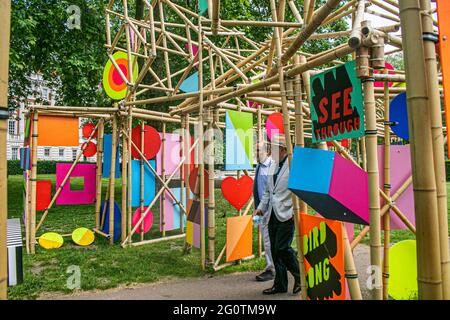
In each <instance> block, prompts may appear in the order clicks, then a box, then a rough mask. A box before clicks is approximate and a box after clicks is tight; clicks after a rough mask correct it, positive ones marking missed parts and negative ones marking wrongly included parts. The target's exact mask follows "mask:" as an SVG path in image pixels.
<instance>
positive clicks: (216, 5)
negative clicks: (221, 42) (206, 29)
mask: <svg viewBox="0 0 450 320" xmlns="http://www.w3.org/2000/svg"><path fill="white" fill-rule="evenodd" d="M219 13H220V0H213V1H212V16H211V32H212V34H213V35H215V36H216V35H217V30H218V28H219V27H220V20H219Z"/></svg>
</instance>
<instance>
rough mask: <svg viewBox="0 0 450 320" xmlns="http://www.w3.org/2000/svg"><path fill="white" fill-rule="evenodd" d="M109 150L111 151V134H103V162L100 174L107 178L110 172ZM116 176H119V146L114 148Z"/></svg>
mask: <svg viewBox="0 0 450 320" xmlns="http://www.w3.org/2000/svg"><path fill="white" fill-rule="evenodd" d="M111 152H112V135H111V134H105V135H104V136H103V164H102V176H103V178H109V175H110V174H111ZM115 176H116V178H120V152H119V146H117V150H116V173H115Z"/></svg>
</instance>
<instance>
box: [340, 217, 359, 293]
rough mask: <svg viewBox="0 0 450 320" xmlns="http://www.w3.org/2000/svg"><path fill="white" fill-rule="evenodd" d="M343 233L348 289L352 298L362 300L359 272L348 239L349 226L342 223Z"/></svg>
mask: <svg viewBox="0 0 450 320" xmlns="http://www.w3.org/2000/svg"><path fill="white" fill-rule="evenodd" d="M342 233H343V234H344V269H345V278H346V279H347V284H348V290H349V291H350V297H351V299H352V300H362V295H361V288H360V287H359V281H358V273H357V271H356V267H355V260H354V259H353V253H352V248H351V246H350V241H349V239H348V234H347V228H346V227H345V223H342Z"/></svg>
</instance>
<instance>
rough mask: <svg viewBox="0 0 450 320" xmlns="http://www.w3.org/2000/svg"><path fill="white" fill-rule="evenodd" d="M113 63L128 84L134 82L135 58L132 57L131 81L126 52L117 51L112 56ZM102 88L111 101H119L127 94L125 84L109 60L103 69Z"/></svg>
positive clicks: (136, 74)
mask: <svg viewBox="0 0 450 320" xmlns="http://www.w3.org/2000/svg"><path fill="white" fill-rule="evenodd" d="M113 58H114V61H115V62H116V63H117V65H118V66H119V68H120V70H121V71H122V73H123V75H124V76H125V78H126V79H127V80H128V81H129V82H135V81H136V79H137V77H138V73H139V70H138V63H137V60H136V58H135V57H132V64H133V80H132V81H131V80H130V75H129V70H130V69H129V66H128V55H127V53H126V52H122V51H117V52H115V53H114V54H113ZM103 88H104V89H105V92H106V94H107V95H108V96H109V97H110V98H111V99H113V100H121V99H123V98H125V96H126V94H127V89H128V88H127V84H126V83H125V82H124V81H123V79H122V77H121V76H120V74H119V72H118V71H117V69H116V67H114V65H113V63H112V62H111V60H110V59H108V62H107V63H106V65H105V68H104V69H103Z"/></svg>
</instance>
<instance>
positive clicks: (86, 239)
mask: <svg viewBox="0 0 450 320" xmlns="http://www.w3.org/2000/svg"><path fill="white" fill-rule="evenodd" d="M72 240H73V242H75V243H76V244H77V245H79V246H88V245H90V244H92V242H94V240H95V235H94V233H93V232H92V231H91V230H89V229H88V228H78V229H75V230H74V231H73V232H72Z"/></svg>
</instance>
